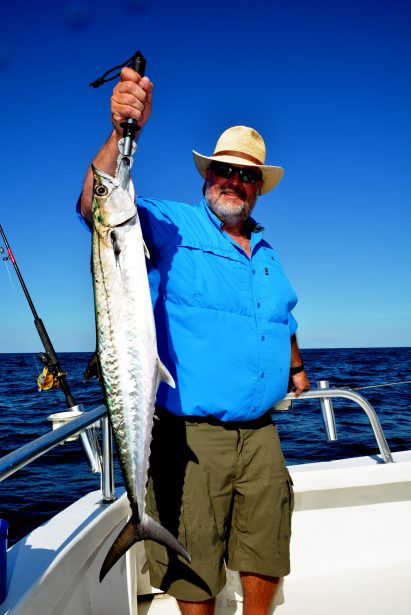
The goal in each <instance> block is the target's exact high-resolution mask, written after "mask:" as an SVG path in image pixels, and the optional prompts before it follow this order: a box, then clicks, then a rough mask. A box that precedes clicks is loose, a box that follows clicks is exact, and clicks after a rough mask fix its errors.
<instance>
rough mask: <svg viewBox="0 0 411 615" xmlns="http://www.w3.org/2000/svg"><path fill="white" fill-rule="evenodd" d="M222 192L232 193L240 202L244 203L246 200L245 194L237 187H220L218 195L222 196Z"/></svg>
mask: <svg viewBox="0 0 411 615" xmlns="http://www.w3.org/2000/svg"><path fill="white" fill-rule="evenodd" d="M224 192H231V193H233V192H234V193H235V194H236V195H237V196H238V197H239V198H240V199H241V200H242V201H245V200H246V198H247V193H246V192H245V191H244V190H242V189H241V188H240V187H237V186H222V187H221V190H220V193H221V194H224Z"/></svg>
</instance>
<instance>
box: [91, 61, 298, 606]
mask: <svg viewBox="0 0 411 615" xmlns="http://www.w3.org/2000/svg"><path fill="white" fill-rule="evenodd" d="M152 91H153V86H152V84H151V82H150V80H149V79H148V78H147V77H143V78H141V77H140V76H139V75H138V74H137V73H135V72H134V71H132V70H131V69H129V68H124V69H123V70H122V73H121V79H120V82H119V83H118V84H117V85H116V87H115V88H114V90H113V95H112V99H111V111H112V121H113V124H114V130H113V132H112V134H111V136H110V137H109V139H108V141H107V142H106V144H105V145H104V146H103V148H102V150H101V151H100V152H99V154H98V155H97V156H96V158H95V160H94V161H93V162H94V165H95V166H97V167H99V168H100V169H102V170H104V171H106V172H108V173H110V174H112V175H113V174H114V173H115V170H116V163H117V157H118V140H119V138H121V136H122V128H121V123H122V122H123V121H124V119H125V118H127V117H131V118H133V119H135V120H136V121H137V122H138V124H139V126H140V127H142V126H143V125H144V124H145V123H146V122H147V120H148V118H149V116H150V113H151V105H152ZM194 160H195V164H196V166H197V169H198V170H199V172H200V173H201V175H202V176H203V177H204V179H205V185H204V199H202V201H201V203H200V204H199V205H198V206H193V205H187V204H185V203H174V202H172V201H160V200H153V199H147V198H142V197H138V198H137V205H138V211H139V217H140V221H141V225H142V229H143V235H144V238H145V242H146V244H147V246H148V249H149V252H150V256H151V257H150V263H149V265H148V267H149V279H150V287H151V291H152V300H153V308H154V314H155V320H156V328H157V338H158V350H159V356H160V358H161V360H162V361H163V362H164V363H165V365H166V366H167V367H168V369H169V370H170V372H171V373H172V375H173V377H174V379H175V382H176V388H175V389H171V388H170V387H167V386H164V385H160V388H159V390H158V395H157V406H158V407H157V415H158V420H157V421H156V422H155V426H154V429H153V443H152V453H151V457H150V478H149V484H148V494H147V503H146V505H147V510H148V513H149V514H150V515H151V516H154V517H156V518H157V519H159V520H160V522H161V524H162V525H164V526H165V527H167V528H168V529H169V530H170V531H171V532H172V533H173V534H175V535H176V536H177V537H178V539H179V540H180V542H182V544H184V545H185V546H186V548H187V550H188V551H189V553H190V554H191V557H192V564H191V565H188V564H187V563H184V562H183V561H182V560H181V561H180V559H179V558H178V557H176V556H175V555H174V554H172V553H168V552H167V551H166V549H165V548H163V547H162V546H160V545H158V544H157V543H153V542H147V543H146V552H147V556H148V561H149V568H150V576H151V580H152V584H153V585H154V586H155V587H159V588H161V589H162V590H164V591H166V592H168V593H169V594H171V595H173V596H175V597H176V598H177V600H178V604H179V607H180V610H181V612H182V613H183V615H190V614H195V615H211V614H212V613H214V603H215V596H216V594H217V593H218V592H219V591H220V590H221V589H222V587H223V586H224V584H225V565H227V567H228V568H231V569H233V570H238V571H239V572H240V576H241V582H242V586H243V591H244V608H243V613H244V614H245V615H266V614H267V613H268V611H269V609H270V605H271V603H272V600H273V597H274V595H275V591H276V589H277V586H278V582H279V578H280V577H282V576H284V575H286V574H288V572H289V540H290V524H291V513H292V505H293V494H292V486H291V479H290V476H289V474H288V471H287V469H286V466H285V462H284V458H283V455H282V452H281V447H280V443H279V439H278V435H277V432H276V428H275V426H274V425H273V424H272V421H271V415H270V413H269V409H270V408H271V407H272V406H273V405H274V404H275V403H276V402H277V401H278V400H280V399H281V398H282V397H283V396H284V394H285V393H286V391H287V385H288V383H289V381H290V383H291V386H292V389H293V390H294V391H295V394H296V395H299V394H300V393H301V392H302V391H303V390H305V389H306V388H308V387H309V383H308V379H307V376H306V373H305V371H304V366H303V364H302V361H301V357H300V353H299V349H298V345H297V340H296V336H295V331H296V328H297V324H296V322H295V320H294V318H293V316H292V314H291V310H292V308H293V307H294V305H295V303H296V300H297V299H296V297H295V294H294V291H293V290H292V288H291V286H290V284H289V282H288V280H287V278H286V277H285V275H284V273H283V270H282V268H281V265H280V263H279V260H278V256H277V254H276V253H275V252H274V250H273V249H272V248H271V246H269V244H268V243H267V242H265V241H264V239H263V237H262V230H263V229H262V227H261V226H260V225H258V224H257V223H256V222H255V221H254V220H253V219H252V218H251V217H250V214H251V212H252V210H253V208H254V205H255V203H256V200H257V197H258V196H259V195H260V194H264V193H267V192H268V191H270V190H271V189H272V188H274V187H275V185H276V184H277V183H278V182H279V181H280V179H281V177H282V175H283V170H282V169H281V168H280V167H276V166H270V165H265V144H264V141H263V139H262V138H261V136H260V135H259V134H258V133H257V132H256V131H255V130H253V129H251V128H248V127H245V126H235V127H232V128H230V129H228V130H227V131H225V132H224V133H223V134H222V135H221V137H220V138H219V140H218V142H217V145H216V148H215V151H214V153H213V155H212V156H203V155H201V154H198V153H197V152H194ZM91 200H92V175H91V172H89V173H88V174H87V177H86V180H85V184H84V190H83V194H82V199H81V214H82V216H83V218H85V219H86V220H87V221H88V222H90V221H91Z"/></svg>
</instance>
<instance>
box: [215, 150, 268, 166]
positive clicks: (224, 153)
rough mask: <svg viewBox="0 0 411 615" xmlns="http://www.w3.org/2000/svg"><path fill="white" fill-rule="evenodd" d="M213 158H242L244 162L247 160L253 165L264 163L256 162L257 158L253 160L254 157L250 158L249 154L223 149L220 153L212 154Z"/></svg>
mask: <svg viewBox="0 0 411 615" xmlns="http://www.w3.org/2000/svg"><path fill="white" fill-rule="evenodd" d="M213 156H235V157H236V158H244V160H248V161H249V162H254V164H259V165H263V164H264V163H263V162H261V161H260V160H258V158H254V156H250V155H249V154H244V152H236V151H235V150H231V149H225V150H222V151H221V152H214V154H213Z"/></svg>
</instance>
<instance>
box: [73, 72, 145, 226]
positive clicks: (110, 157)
mask: <svg viewBox="0 0 411 615" xmlns="http://www.w3.org/2000/svg"><path fill="white" fill-rule="evenodd" d="M152 93H153V84H152V83H151V81H150V79H149V78H148V77H140V75H139V74H138V73H136V72H135V71H134V70H132V69H131V68H127V67H126V68H123V69H122V71H121V77H120V81H119V82H118V83H117V85H116V86H115V88H114V89H113V94H112V96H111V120H112V123H113V125H114V130H113V131H112V133H111V135H110V136H109V138H108V139H107V141H106V142H105V144H104V145H103V147H102V148H101V150H100V151H99V152H98V154H97V156H96V157H95V158H94V160H93V164H94V165H95V166H96V167H98V168H99V169H101V170H102V171H105V172H106V173H109V174H110V175H113V176H114V174H115V172H116V167H117V158H118V155H119V149H118V141H119V139H121V138H122V136H123V129H122V128H121V124H122V123H123V122H124V121H125V120H126V119H127V118H129V117H130V118H132V119H133V120H136V122H137V124H138V125H139V126H140V128H142V127H143V126H144V124H145V123H146V122H147V120H148V119H149V117H150V114H151V105H152ZM138 134H139V132H137V134H136V136H137V137H138ZM92 188H93V174H92V172H91V168H89V169H88V171H87V174H86V177H85V180H84V185H83V193H82V196H81V214H82V216H83V217H84V218H85V219H86V220H87V221H88V222H91V202H92Z"/></svg>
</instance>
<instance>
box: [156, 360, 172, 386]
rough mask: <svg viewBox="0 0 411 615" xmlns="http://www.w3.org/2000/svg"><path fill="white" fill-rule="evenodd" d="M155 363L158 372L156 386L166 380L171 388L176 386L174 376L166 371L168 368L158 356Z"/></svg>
mask: <svg viewBox="0 0 411 615" xmlns="http://www.w3.org/2000/svg"><path fill="white" fill-rule="evenodd" d="M157 365H158V372H157V388H158V385H159V384H160V382H166V383H167V384H168V385H170V386H171V387H172V388H173V389H175V388H176V383H175V382H174V378H173V376H172V375H171V374H170V372H169V371H168V369H167V368H166V366H165V365H164V363H162V362H161V361H160V358H159V357H157Z"/></svg>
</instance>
